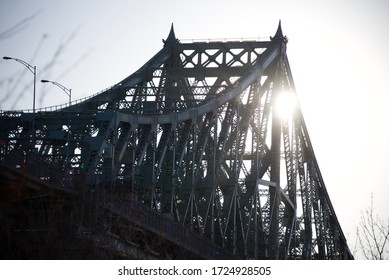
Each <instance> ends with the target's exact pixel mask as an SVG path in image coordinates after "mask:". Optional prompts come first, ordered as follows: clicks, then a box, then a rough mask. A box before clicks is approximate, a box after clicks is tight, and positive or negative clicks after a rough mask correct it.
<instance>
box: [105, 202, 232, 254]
mask: <svg viewBox="0 0 389 280" xmlns="http://www.w3.org/2000/svg"><path fill="white" fill-rule="evenodd" d="M109 208H110V210H111V211H113V212H115V213H116V214H118V215H120V216H122V217H124V218H127V219H129V220H130V221H132V222H135V223H137V224H138V225H140V226H142V227H144V228H146V229H148V230H150V231H151V232H154V233H156V234H158V235H159V236H161V237H163V238H166V239H167V240H169V241H171V242H173V243H174V244H176V245H179V246H181V247H183V248H185V249H187V250H188V251H190V252H193V253H194V254H196V255H198V256H200V257H202V258H204V259H226V260H227V259H235V258H236V256H234V255H233V254H231V253H230V252H228V251H227V250H225V249H224V248H222V247H220V246H218V245H216V244H214V243H212V242H211V241H209V240H207V239H205V238H203V237H202V236H200V235H199V234H196V233H194V232H192V231H190V230H189V229H186V228H185V227H184V226H183V225H182V224H180V223H178V222H176V221H174V220H172V219H171V218H170V217H166V216H164V215H163V214H161V213H159V212H157V211H156V210H154V209H151V208H149V207H147V206H145V205H143V204H141V203H138V202H137V201H136V200H135V199H134V198H132V197H131V198H127V199H123V198H119V197H115V198H114V203H113V205H111V204H110V206H109Z"/></svg>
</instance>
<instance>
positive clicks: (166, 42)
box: [162, 23, 177, 46]
mask: <svg viewBox="0 0 389 280" xmlns="http://www.w3.org/2000/svg"><path fill="white" fill-rule="evenodd" d="M176 40H177V39H176V35H175V34H174V27H173V23H172V26H171V27H170V32H169V35H168V36H167V38H166V40H162V42H163V43H164V45H165V46H166V45H170V44H172V43H174V42H175V41H176Z"/></svg>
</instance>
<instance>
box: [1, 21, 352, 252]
mask: <svg viewBox="0 0 389 280" xmlns="http://www.w3.org/2000/svg"><path fill="white" fill-rule="evenodd" d="M287 42H288V40H287V37H285V36H284V35H283V32H282V29H281V24H280V25H279V26H278V29H277V31H276V33H275V34H274V36H270V37H269V39H263V40H257V39H255V40H220V41H218V40H212V41H192V42H180V40H178V39H177V38H176V36H175V33H174V29H173V25H172V27H171V30H170V33H169V35H168V37H167V38H166V39H165V40H163V47H162V49H161V50H160V51H159V52H158V53H157V54H155V55H154V56H153V57H152V58H151V59H150V60H149V61H147V62H146V63H145V64H144V65H143V66H142V67H141V68H140V69H139V70H138V71H136V72H135V73H133V74H131V75H130V76H128V77H126V78H125V79H123V80H122V81H121V82H119V83H118V84H115V85H114V86H112V87H110V88H108V89H105V90H103V91H102V92H100V93H98V94H95V95H92V96H90V97H89V98H86V99H82V100H78V101H75V102H73V103H72V104H66V105H65V106H57V107H52V108H44V109H40V110H37V111H36V112H31V111H2V112H0V133H1V134H0V152H1V153H0V167H1V169H0V170H1V171H0V193H1V195H0V209H1V212H0V213H1V215H0V220H1V224H3V225H4V227H2V230H1V232H0V234H1V238H0V239H1V241H0V252H1V255H2V258H7V259H353V256H352V254H351V252H350V250H349V248H348V245H347V242H346V238H345V236H344V234H343V231H342V229H341V226H340V224H339V221H338V219H337V217H336V214H335V211H334V207H333V206H332V204H331V200H330V198H329V195H328V192H327V190H326V187H325V184H324V181H323V178H322V175H321V173H320V169H319V166H318V162H317V160H316V157H315V154H314V150H313V146H312V143H311V141H310V138H309V134H308V130H307V127H306V125H305V122H304V118H303V115H302V112H301V109H300V107H299V105H298V100H297V97H296V93H295V86H294V82H293V77H292V72H291V69H290V65H289V62H288V57H287V54H286V46H287ZM282 104H284V105H282ZM285 104H286V107H287V109H285V108H284V107H285Z"/></svg>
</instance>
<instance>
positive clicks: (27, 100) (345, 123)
mask: <svg viewBox="0 0 389 280" xmlns="http://www.w3.org/2000/svg"><path fill="white" fill-rule="evenodd" d="M388 14H389V1H387V0H344V1H335V0H323V1H314V0H312V1H303V0H300V1H290V0H283V1H281V0H279V1H258V0H257V1H248V0H240V1H231V0H224V1H205V0H197V1H178V0H177V1H173V0H170V1H169V0H165V1H150V0H142V1H139V0H136V1H115V0H109V1H79V0H67V1H54V0H37V1H30V0H23V1H22V0H0V56H1V57H3V56H11V57H17V58H20V59H23V60H25V61H26V62H29V63H30V64H32V65H36V66H37V77H38V78H37V80H38V81H40V80H41V79H49V80H54V81H57V82H59V83H61V84H62V85H64V86H65V87H68V88H71V89H72V99H73V100H76V99H79V98H84V97H87V96H89V95H92V94H95V93H97V92H99V91H101V90H103V89H105V88H107V87H110V86H112V85H114V84H115V83H117V82H119V81H121V80H122V79H123V78H125V77H127V76H128V75H130V74H131V73H133V72H134V71H136V70H137V69H138V68H139V67H141V66H142V65H143V64H144V63H146V62H147V60H148V59H150V58H151V57H152V56H153V55H154V54H155V53H156V52H157V51H158V50H160V49H161V48H162V46H163V44H162V39H165V38H166V37H167V35H168V33H169V30H170V26H171V23H174V29H175V33H176V37H177V38H179V39H208V38H258V37H268V36H272V35H274V33H275V31H276V29H277V25H278V21H279V20H281V21H282V28H283V32H284V35H286V36H288V38H289V43H288V50H287V53H288V57H289V61H290V64H291V68H292V73H293V76H294V80H295V84H296V89H297V95H298V97H299V102H300V105H301V108H302V111H303V115H304V118H305V121H306V124H307V127H308V131H309V134H310V137H311V140H312V144H313V147H314V150H315V154H316V157H317V160H318V163H319V166H320V169H321V172H322V175H323V178H324V181H325V184H326V187H327V189H328V192H329V195H330V198H331V201H332V203H333V205H334V208H335V211H336V214H337V216H338V218H339V220H340V223H341V225H342V228H343V231H344V232H345V235H346V236H347V237H348V238H349V239H350V242H349V243H350V244H349V245H350V247H352V246H353V244H352V243H353V239H354V236H355V232H356V230H355V228H356V226H357V225H358V222H359V221H360V214H361V210H363V209H365V208H367V207H368V206H369V204H370V195H371V194H372V193H373V194H374V205H375V208H376V211H377V214H379V215H380V216H381V217H382V218H383V219H389V206H388V200H389V164H388V158H389V139H388V135H389V133H388V129H389V125H388V120H389V89H388V87H387V81H388V79H389V67H388V65H389V41H388V40H389V39H388V38H389V17H388ZM32 80H33V76H32V74H31V73H29V72H28V70H27V69H26V68H24V67H23V66H22V65H20V64H18V63H16V62H12V61H5V60H1V61H0V110H9V109H31V108H32ZM36 100H37V108H39V107H44V106H52V105H58V104H62V103H66V102H67V101H68V97H67V96H66V95H65V93H64V92H62V91H61V90H60V89H59V88H56V87H54V86H52V85H49V84H41V83H37V99H36Z"/></svg>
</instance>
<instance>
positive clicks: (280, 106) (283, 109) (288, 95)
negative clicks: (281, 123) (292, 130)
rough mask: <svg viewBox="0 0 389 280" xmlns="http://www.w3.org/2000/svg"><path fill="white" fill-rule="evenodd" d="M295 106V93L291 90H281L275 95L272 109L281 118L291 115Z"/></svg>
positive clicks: (284, 118)
mask: <svg viewBox="0 0 389 280" xmlns="http://www.w3.org/2000/svg"><path fill="white" fill-rule="evenodd" d="M296 106H297V98H296V95H295V94H294V93H293V92H291V91H281V92H280V93H279V94H277V95H276V96H275V101H274V108H273V109H274V110H275V115H276V116H277V117H279V118H280V119H282V120H286V119H288V118H290V117H292V116H293V114H294V111H295V109H296Z"/></svg>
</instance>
